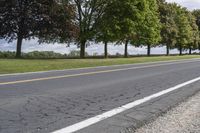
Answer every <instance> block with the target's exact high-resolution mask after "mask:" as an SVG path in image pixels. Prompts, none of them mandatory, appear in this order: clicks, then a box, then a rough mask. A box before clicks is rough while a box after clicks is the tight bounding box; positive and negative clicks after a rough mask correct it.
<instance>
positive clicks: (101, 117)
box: [52, 77, 200, 133]
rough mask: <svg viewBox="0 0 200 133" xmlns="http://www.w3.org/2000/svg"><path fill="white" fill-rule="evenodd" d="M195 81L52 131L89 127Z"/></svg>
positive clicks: (68, 131)
mask: <svg viewBox="0 0 200 133" xmlns="http://www.w3.org/2000/svg"><path fill="white" fill-rule="evenodd" d="M197 81H200V77H198V78H195V79H193V80H190V81H187V82H184V83H182V84H179V85H176V86H174V87H171V88H169V89H166V90H163V91H160V92H158V93H155V94H153V95H150V96H147V97H144V98H142V99H139V100H136V101H134V102H131V103H128V104H126V105H123V106H121V107H118V108H115V109H112V110H110V111H108V112H105V113H103V114H100V115H97V116H95V117H92V118H89V119H87V120H84V121H81V122H79V123H76V124H74V125H71V126H68V127H66V128H63V129H60V130H57V131H54V132H52V133H73V132H76V131H79V130H81V129H83V128H86V127H89V126H91V125H93V124H95V123H98V122H100V121H102V120H105V119H107V118H110V117H112V116H114V115H117V114H119V113H122V112H124V111H126V110H128V109H131V108H134V107H136V106H138V105H140V104H143V103H145V102H148V101H150V100H152V99H155V98H158V97H160V96H162V95H165V94H167V93H170V92H172V91H175V90H178V89H180V88H182V87H184V86H187V85H189V84H192V83H194V82H197Z"/></svg>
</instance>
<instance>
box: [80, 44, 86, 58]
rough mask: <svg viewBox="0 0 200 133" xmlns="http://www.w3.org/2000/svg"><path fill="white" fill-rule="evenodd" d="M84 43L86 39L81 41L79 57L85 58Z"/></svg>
mask: <svg viewBox="0 0 200 133" xmlns="http://www.w3.org/2000/svg"><path fill="white" fill-rule="evenodd" d="M85 44H86V41H82V42H81V50H80V58H81V59H84V58H85Z"/></svg>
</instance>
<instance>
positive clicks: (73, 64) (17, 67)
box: [0, 55, 200, 74]
mask: <svg viewBox="0 0 200 133" xmlns="http://www.w3.org/2000/svg"><path fill="white" fill-rule="evenodd" d="M192 58H200V55H190V56H189V55H186V56H155V57H134V58H115V59H32V60H31V59H0V74H9V73H24V72H37V71H48V70H63V69H72V68H85V67H96V66H110V65H123V64H135V63H145V62H155V61H168V60H169V61H170V60H181V59H192Z"/></svg>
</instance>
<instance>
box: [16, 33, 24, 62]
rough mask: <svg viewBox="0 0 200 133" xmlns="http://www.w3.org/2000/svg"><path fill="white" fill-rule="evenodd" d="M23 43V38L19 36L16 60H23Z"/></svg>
mask: <svg viewBox="0 0 200 133" xmlns="http://www.w3.org/2000/svg"><path fill="white" fill-rule="evenodd" d="M22 41H23V38H22V37H20V36H19V37H18V39H17V48H16V58H21V54H22V52H21V51H22Z"/></svg>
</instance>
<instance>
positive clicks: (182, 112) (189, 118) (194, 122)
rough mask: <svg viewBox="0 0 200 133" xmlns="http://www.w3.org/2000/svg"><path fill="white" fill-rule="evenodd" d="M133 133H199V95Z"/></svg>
mask: <svg viewBox="0 0 200 133" xmlns="http://www.w3.org/2000/svg"><path fill="white" fill-rule="evenodd" d="M135 133H200V93H198V94H196V95H195V96H193V97H191V98H189V99H188V100H187V101H186V102H184V103H182V104H180V105H179V106H177V107H176V108H174V109H172V110H170V111H169V112H167V113H166V114H165V115H163V116H161V117H159V118H158V119H157V120H155V121H154V122H152V123H149V124H147V125H145V126H143V127H141V128H139V129H137V130H136V131H135Z"/></svg>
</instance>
